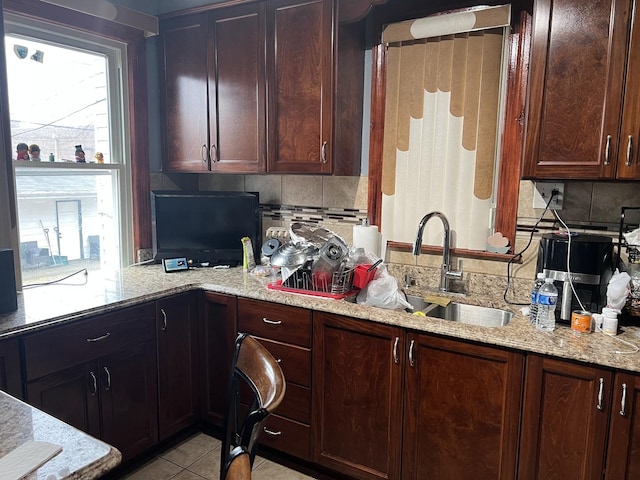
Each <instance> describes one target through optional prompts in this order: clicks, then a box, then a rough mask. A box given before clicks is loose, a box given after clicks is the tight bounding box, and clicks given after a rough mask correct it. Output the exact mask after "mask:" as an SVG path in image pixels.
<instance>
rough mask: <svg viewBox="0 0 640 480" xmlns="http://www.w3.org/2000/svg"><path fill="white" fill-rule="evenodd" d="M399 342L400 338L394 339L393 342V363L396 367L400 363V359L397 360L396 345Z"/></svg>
mask: <svg viewBox="0 0 640 480" xmlns="http://www.w3.org/2000/svg"><path fill="white" fill-rule="evenodd" d="M399 342H400V337H396V341H395V342H393V363H395V364H396V365H397V364H399V363H400V358H398V343H399Z"/></svg>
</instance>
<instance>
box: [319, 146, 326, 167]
mask: <svg viewBox="0 0 640 480" xmlns="http://www.w3.org/2000/svg"><path fill="white" fill-rule="evenodd" d="M320 159H321V160H322V163H327V142H322V147H321V148H320Z"/></svg>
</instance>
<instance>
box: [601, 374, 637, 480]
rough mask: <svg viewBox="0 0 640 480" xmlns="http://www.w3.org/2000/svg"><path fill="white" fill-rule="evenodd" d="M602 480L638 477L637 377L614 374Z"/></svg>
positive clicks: (629, 479) (630, 479)
mask: <svg viewBox="0 0 640 480" xmlns="http://www.w3.org/2000/svg"><path fill="white" fill-rule="evenodd" d="M613 392H614V393H613V403H612V404H611V423H610V427H609V447H608V449H607V451H608V453H607V468H606V471H605V480H623V479H628V480H632V479H635V478H640V417H639V415H640V376H638V375H631V374H626V373H617V374H616V376H615V384H614V390H613Z"/></svg>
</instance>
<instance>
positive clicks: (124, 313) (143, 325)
mask: <svg viewBox="0 0 640 480" xmlns="http://www.w3.org/2000/svg"><path fill="white" fill-rule="evenodd" d="M154 335H155V308H154V304H153V303H148V304H144V305H141V306H137V307H132V308H127V309H124V310H121V311H118V312H113V313H108V314H105V315H100V316H98V317H95V318H93V319H90V320H85V321H79V322H75V323H72V324H69V325H65V326H62V327H58V328H52V329H50V330H45V331H43V332H40V333H35V334H33V335H27V336H25V338H24V340H23V342H24V361H25V375H26V379H27V381H29V380H33V379H35V378H40V377H42V376H44V375H48V374H50V373H53V372H57V371H60V370H64V369H66V368H69V367H72V366H74V365H80V364H82V363H86V362H88V361H91V360H94V359H96V358H99V357H102V356H104V355H109V354H111V353H114V352H116V351H118V350H121V349H123V348H126V347H127V346H129V345H133V344H136V343H140V342H141V341H144V340H146V339H148V338H153V336H154Z"/></svg>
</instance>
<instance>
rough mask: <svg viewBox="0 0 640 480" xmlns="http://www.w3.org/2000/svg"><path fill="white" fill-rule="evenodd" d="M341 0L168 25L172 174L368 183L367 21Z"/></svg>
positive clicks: (312, 0)
mask: <svg viewBox="0 0 640 480" xmlns="http://www.w3.org/2000/svg"><path fill="white" fill-rule="evenodd" d="M334 1H335V0H268V1H263V2H255V3H253V2H252V3H246V4H241V5H235V6H229V7H224V6H220V5H216V6H215V8H214V7H213V6H212V7H211V10H208V11H205V12H201V13H197V14H196V13H194V14H190V15H179V16H175V17H170V18H167V19H164V20H163V21H162V22H161V34H162V41H161V45H162V47H161V48H162V52H163V53H162V76H163V78H164V91H163V93H164V94H163V107H164V110H163V121H164V133H163V150H164V154H163V155H164V158H163V170H165V171H176V172H206V171H211V172H227V173H265V172H267V173H303V174H304V173H306V174H334V175H359V174H360V157H361V149H362V98H363V90H364V46H363V45H364V22H363V21H350V22H344V23H343V24H340V25H338V26H336V21H335V18H336V11H335V6H334Z"/></svg>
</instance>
